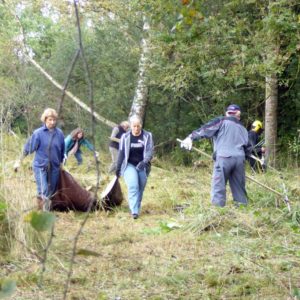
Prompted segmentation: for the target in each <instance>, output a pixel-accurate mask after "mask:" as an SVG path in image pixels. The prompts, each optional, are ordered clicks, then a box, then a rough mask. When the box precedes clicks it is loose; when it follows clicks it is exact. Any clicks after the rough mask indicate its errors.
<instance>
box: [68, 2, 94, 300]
mask: <svg viewBox="0 0 300 300" xmlns="http://www.w3.org/2000/svg"><path fill="white" fill-rule="evenodd" d="M73 3H74V9H75V14H76V24H77V29H78V43H79V49H80V55H81V58H82V60H83V65H84V69H85V75H86V81H87V83H88V91H89V101H90V107H91V113H92V120H91V121H92V124H91V126H92V142H93V144H94V145H95V116H94V98H93V82H92V79H91V75H90V70H89V67H88V63H87V60H86V58H85V54H84V49H83V44H82V36H81V28H80V22H79V13H78V7H77V0H74V2H73ZM94 151H95V150H94ZM94 157H95V161H96V172H97V182H96V190H95V193H94V199H97V190H98V189H99V182H100V170H99V161H98V159H97V157H96V155H95V152H94ZM92 205H93V201H91V202H90V204H89V207H88V211H87V213H86V216H85V218H84V220H83V222H82V223H81V226H80V228H79V230H78V232H77V233H76V235H75V238H74V243H73V250H72V256H71V260H70V266H69V272H68V275H67V280H66V282H65V288H64V293H63V299H64V300H65V299H67V294H68V291H69V286H70V283H71V277H72V274H73V265H74V262H75V257H76V252H77V244H78V241H79V237H80V235H81V233H82V230H83V227H84V226H85V224H86V222H87V220H88V218H89V215H90V211H91V209H92Z"/></svg>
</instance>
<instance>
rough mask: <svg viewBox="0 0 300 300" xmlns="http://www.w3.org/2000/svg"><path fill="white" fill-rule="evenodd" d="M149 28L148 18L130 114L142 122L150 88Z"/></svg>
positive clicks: (144, 27) (145, 23)
mask: <svg viewBox="0 0 300 300" xmlns="http://www.w3.org/2000/svg"><path fill="white" fill-rule="evenodd" d="M149 28H150V26H149V23H148V21H147V20H146V18H144V26H143V39H142V41H141V48H142V53H141V58H140V61H139V72H138V82H137V86H136V90H135V95H134V98H133V101H132V105H131V110H130V113H129V117H131V116H134V115H137V116H139V117H140V118H141V119H142V120H143V119H144V117H145V112H146V106H147V101H148V87H147V85H146V65H147V58H148V53H149V40H148V31H149Z"/></svg>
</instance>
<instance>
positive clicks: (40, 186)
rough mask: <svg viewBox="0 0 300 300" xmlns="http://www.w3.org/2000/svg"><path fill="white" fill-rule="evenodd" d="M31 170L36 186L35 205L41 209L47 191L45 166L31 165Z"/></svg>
mask: <svg viewBox="0 0 300 300" xmlns="http://www.w3.org/2000/svg"><path fill="white" fill-rule="evenodd" d="M33 172H34V177H35V181H36V187H37V205H38V209H40V210H41V209H43V204H44V202H45V201H47V196H48V193H49V189H48V188H49V187H48V173H47V168H37V167H33Z"/></svg>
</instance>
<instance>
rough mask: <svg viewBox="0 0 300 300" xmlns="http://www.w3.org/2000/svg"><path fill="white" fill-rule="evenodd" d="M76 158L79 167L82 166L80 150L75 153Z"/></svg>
mask: <svg viewBox="0 0 300 300" xmlns="http://www.w3.org/2000/svg"><path fill="white" fill-rule="evenodd" d="M74 156H75V157H76V160H77V163H78V165H81V164H82V156H81V151H80V150H78V151H77V152H75V153H74Z"/></svg>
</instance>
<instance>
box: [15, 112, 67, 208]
mask: <svg viewBox="0 0 300 300" xmlns="http://www.w3.org/2000/svg"><path fill="white" fill-rule="evenodd" d="M57 117H58V116H57V112H56V111H55V110H54V109H52V108H47V109H45V111H44V112H43V114H42V116H41V121H42V122H43V123H44V124H43V125H42V126H41V127H40V128H38V129H36V130H34V132H33V134H32V135H31V136H30V138H29V139H28V140H27V142H26V144H25V146H24V149H23V154H22V157H21V158H20V159H19V160H17V161H16V163H15V165H14V170H15V172H17V171H18V168H19V167H20V164H21V160H22V159H23V158H24V157H26V156H27V155H29V154H31V153H33V152H35V157H34V159H33V164H32V165H33V172H34V175H35V180H36V185H37V194H38V196H37V201H38V209H43V210H45V211H48V210H50V206H51V202H50V201H51V196H52V195H53V194H54V193H55V192H56V190H57V184H58V180H59V173H60V167H61V165H62V162H63V159H64V153H65V143H64V134H63V132H62V131H61V130H60V129H59V128H57V127H56V124H57Z"/></svg>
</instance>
